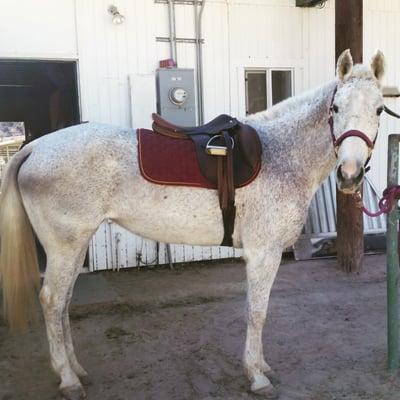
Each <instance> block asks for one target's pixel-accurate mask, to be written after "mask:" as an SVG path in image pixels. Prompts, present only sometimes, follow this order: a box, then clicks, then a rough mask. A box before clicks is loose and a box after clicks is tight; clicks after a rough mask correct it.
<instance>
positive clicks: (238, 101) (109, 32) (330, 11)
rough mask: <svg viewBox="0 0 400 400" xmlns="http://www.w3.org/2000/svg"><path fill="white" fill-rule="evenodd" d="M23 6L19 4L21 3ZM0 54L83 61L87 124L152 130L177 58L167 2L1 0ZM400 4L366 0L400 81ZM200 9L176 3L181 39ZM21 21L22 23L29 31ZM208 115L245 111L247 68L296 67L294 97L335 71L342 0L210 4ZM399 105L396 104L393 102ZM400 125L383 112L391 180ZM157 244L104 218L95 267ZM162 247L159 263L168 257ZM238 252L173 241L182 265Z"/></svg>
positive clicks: (186, 57)
mask: <svg viewBox="0 0 400 400" xmlns="http://www.w3.org/2000/svg"><path fill="white" fill-rule="evenodd" d="M110 3H113V4H115V5H116V6H117V7H118V9H119V10H120V12H121V13H122V14H123V15H124V16H125V17H126V19H125V22H124V23H123V24H122V25H119V26H115V25H113V24H112V22H111V17H110V15H109V14H108V13H107V8H108V6H109V5H110ZM17 4H18V5H17ZM0 7H1V9H2V14H3V15H8V14H10V15H17V16H18V19H19V23H18V24H15V19H14V18H10V19H7V18H4V19H3V21H2V24H0V57H27V58H29V57H30V58H33V57H34V58H78V62H79V86H80V98H81V99H80V100H81V108H82V110H81V114H82V119H83V120H89V121H101V122H106V123H111V124H115V125H120V126H124V127H136V126H141V127H145V126H149V125H150V114H151V112H152V111H154V109H155V90H154V76H155V75H154V74H155V69H156V68H157V63H158V60H160V59H163V58H167V57H169V44H168V43H160V42H157V41H156V40H155V38H156V37H157V36H168V14H167V6H166V5H165V4H155V3H154V1H153V0H143V1H131V0H115V1H114V0H113V1H112V2H110V1H109V0H75V1H74V0H58V1H57V2H54V1H50V0H41V1H40V2H39V1H33V0H18V1H17V2H10V1H6V0H0ZM399 13H400V3H399V2H397V1H394V0H380V1H378V0H364V32H365V33H364V54H365V56H366V58H367V57H370V54H371V53H372V51H373V49H374V48H376V47H378V46H379V47H381V48H382V50H383V51H384V52H385V54H386V55H387V61H388V74H387V77H386V78H385V79H386V81H385V82H386V83H387V84H389V85H399V84H400V82H399V81H398V80H399V73H398V72H397V68H396V67H395V66H396V65H399V61H400V60H398V57H399V56H398V55H397V52H396V40H395V38H397V37H399V29H400V24H398V23H396V21H399V17H400V15H399ZM193 18H194V10H193V6H188V5H176V25H177V26H176V30H177V36H178V37H189V38H193V37H194V22H193ZM21 26H23V29H21ZM203 37H204V40H205V43H204V45H203V58H204V97H205V119H211V118H212V117H214V116H215V115H217V114H219V113H223V112H225V113H231V114H234V115H237V116H243V115H244V114H245V83H244V69H245V68H246V67H290V68H293V70H294V73H295V76H294V83H295V86H294V90H295V93H300V92H301V91H303V90H305V89H308V88H311V87H314V86H316V85H319V84H321V83H323V82H325V81H327V80H329V79H332V78H333V77H334V73H335V66H334V54H335V51H334V1H333V0H329V1H328V2H327V3H326V5H325V7H324V8H322V9H318V8H309V9H301V8H296V7H295V0H208V1H207V5H206V7H205V11H204V18H203ZM178 63H179V66H180V67H189V68H194V67H195V49H194V45H193V44H190V43H189V44H178ZM386 103H387V104H388V105H389V106H392V107H393V108H395V109H398V107H399V104H398V100H394V99H389V100H387V101H386ZM398 124H399V122H397V121H395V120H394V119H389V118H387V117H385V116H384V117H383V120H382V124H381V136H380V138H379V141H378V148H377V150H376V151H375V155H374V157H373V160H372V171H371V173H370V174H371V178H372V181H373V182H374V183H375V185H376V186H378V187H379V188H382V187H383V186H384V185H385V180H386V178H385V174H386V137H385V136H386V134H387V132H389V131H391V132H392V131H399V125H398ZM155 250H156V244H155V243H154V242H152V241H148V240H142V239H141V238H138V237H136V236H134V235H131V234H129V233H127V232H126V231H125V230H123V229H122V228H120V227H118V226H116V225H115V224H109V223H107V222H105V223H104V224H103V225H102V226H101V227H100V229H99V231H98V232H97V234H96V235H95V237H94V239H93V241H92V243H91V247H90V254H91V262H92V265H91V267H92V269H103V268H112V267H126V266H134V265H136V264H137V257H138V254H142V256H143V260H144V261H145V262H151V261H152V260H153V259H154V258H155V255H156V252H155ZM164 250H165V249H164V246H163V245H161V250H160V261H161V262H164V261H165V251H164ZM238 254H240V252H234V251H233V250H232V249H224V248H220V247H214V248H211V247H208V248H200V247H193V246H173V247H172V255H173V259H174V261H175V262H178V261H190V260H198V259H211V258H220V257H227V256H234V255H238Z"/></svg>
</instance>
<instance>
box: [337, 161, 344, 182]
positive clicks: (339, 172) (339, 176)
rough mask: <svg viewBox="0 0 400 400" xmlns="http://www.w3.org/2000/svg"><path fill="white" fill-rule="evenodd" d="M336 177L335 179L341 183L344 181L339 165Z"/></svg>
mask: <svg viewBox="0 0 400 400" xmlns="http://www.w3.org/2000/svg"><path fill="white" fill-rule="evenodd" d="M336 175H337V178H338V180H339V181H342V182H343V181H345V177H344V176H343V173H342V166H341V165H339V167H338V169H337V171H336Z"/></svg>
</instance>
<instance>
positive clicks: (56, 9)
mask: <svg viewBox="0 0 400 400" xmlns="http://www.w3.org/2000/svg"><path fill="white" fill-rule="evenodd" d="M0 10H1V23H0V57H24V58H57V59H60V58H72V59H73V58H76V57H77V47H76V32H75V2H74V1H73V0H57V1H54V0H40V1H32V0H18V1H10V0H0Z"/></svg>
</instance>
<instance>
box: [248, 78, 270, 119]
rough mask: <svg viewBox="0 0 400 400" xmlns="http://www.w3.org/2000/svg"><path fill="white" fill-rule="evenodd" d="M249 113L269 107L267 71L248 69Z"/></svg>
mask: <svg viewBox="0 0 400 400" xmlns="http://www.w3.org/2000/svg"><path fill="white" fill-rule="evenodd" d="M246 79H247V93H246V94H247V110H246V113H247V114H254V113H256V112H258V111H264V110H265V109H266V108H267V72H266V71H246Z"/></svg>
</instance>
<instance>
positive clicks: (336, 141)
mask: <svg viewBox="0 0 400 400" xmlns="http://www.w3.org/2000/svg"><path fill="white" fill-rule="evenodd" d="M336 92H337V86H336V87H335V90H334V91H333V95H332V100H331V105H330V107H329V119H328V123H329V127H330V130H331V137H332V143H333V147H334V149H335V155H336V158H337V156H338V151H339V146H340V145H341V144H342V142H343V140H345V139H347V138H348V137H359V138H360V139H362V140H363V141H364V142H365V144H366V145H367V147H368V158H367V160H366V161H365V164H364V168H366V167H367V165H368V163H369V160H370V159H371V155H372V150H373V149H374V147H375V142H376V139H377V137H378V132H377V133H376V135H375V139H374V140H373V141H372V140H371V139H370V138H369V137H368V136H367V135H366V134H365V133H364V132H361V131H359V130H357V129H350V130H348V131H346V132H343V133H342V134H341V135H340V136H339V137H338V138H336V137H335V133H334V132H333V102H334V101H335V95H336ZM384 109H385V111H386V112H388V111H387V110H386V107H385V108H384ZM390 111H391V110H390Z"/></svg>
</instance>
